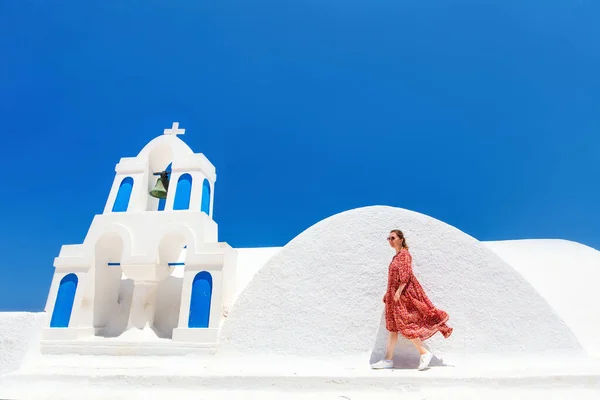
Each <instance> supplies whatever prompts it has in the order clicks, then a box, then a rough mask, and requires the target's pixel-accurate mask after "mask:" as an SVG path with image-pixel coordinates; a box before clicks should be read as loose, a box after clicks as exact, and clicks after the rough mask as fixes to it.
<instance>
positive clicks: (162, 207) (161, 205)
mask: <svg viewBox="0 0 600 400" xmlns="http://www.w3.org/2000/svg"><path fill="white" fill-rule="evenodd" d="M172 166H173V163H171V164H169V166H167V169H165V171H167V172H171V168H172ZM166 205H167V199H159V200H158V211H165V206H166Z"/></svg>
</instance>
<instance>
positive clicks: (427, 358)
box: [410, 338, 433, 371]
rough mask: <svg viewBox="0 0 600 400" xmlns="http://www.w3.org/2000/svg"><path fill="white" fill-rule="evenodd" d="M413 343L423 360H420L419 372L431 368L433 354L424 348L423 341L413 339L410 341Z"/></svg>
mask: <svg viewBox="0 0 600 400" xmlns="http://www.w3.org/2000/svg"><path fill="white" fill-rule="evenodd" d="M410 341H411V342H412V344H414V345H415V347H416V348H417V350H419V354H420V355H421V358H420V360H419V367H418V368H417V369H418V370H419V371H422V370H424V369H426V368H427V367H429V363H430V362H431V359H432V358H433V354H431V352H430V351H428V350H427V349H426V348H425V346H423V342H422V341H421V339H418V338H417V339H411V340H410Z"/></svg>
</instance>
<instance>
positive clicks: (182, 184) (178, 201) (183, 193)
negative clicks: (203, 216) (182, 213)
mask: <svg viewBox="0 0 600 400" xmlns="http://www.w3.org/2000/svg"><path fill="white" fill-rule="evenodd" d="M191 195H192V176H191V175H190V174H183V175H181V176H180V177H179V181H178V182H177V191H176V192H175V201H174V202H173V210H189V209H190V197H191Z"/></svg>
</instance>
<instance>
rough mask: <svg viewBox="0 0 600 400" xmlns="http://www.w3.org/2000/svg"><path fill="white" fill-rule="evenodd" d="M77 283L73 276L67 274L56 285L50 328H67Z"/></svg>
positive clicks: (75, 276) (75, 277)
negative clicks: (56, 291)
mask: <svg viewBox="0 0 600 400" xmlns="http://www.w3.org/2000/svg"><path fill="white" fill-rule="evenodd" d="M78 282H79V280H78V279H77V275H75V274H68V275H66V276H65V277H64V278H62V279H61V281H60V284H59V285H58V293H57V294H56V302H55V303H54V310H53V311H52V319H51V320H50V327H51V328H68V327H69V321H70V320H71V312H72V311H73V302H74V301H75V293H76V292H77V283H78Z"/></svg>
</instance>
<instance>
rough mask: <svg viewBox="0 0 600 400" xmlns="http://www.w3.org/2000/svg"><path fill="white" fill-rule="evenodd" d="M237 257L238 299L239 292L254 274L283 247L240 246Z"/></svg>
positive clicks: (235, 297) (236, 295)
mask: <svg viewBox="0 0 600 400" xmlns="http://www.w3.org/2000/svg"><path fill="white" fill-rule="evenodd" d="M236 250H237V253H238V258H237V278H236V288H237V292H236V294H235V296H234V299H237V297H238V296H239V294H240V293H241V292H243V291H244V289H245V288H246V286H248V283H250V281H251V280H252V278H254V275H256V274H257V273H258V271H259V270H260V269H261V268H262V267H264V266H265V264H266V263H267V262H268V261H269V260H270V259H271V258H272V257H273V256H274V255H275V254H277V253H279V252H280V251H281V247H257V248H240V249H236Z"/></svg>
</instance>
